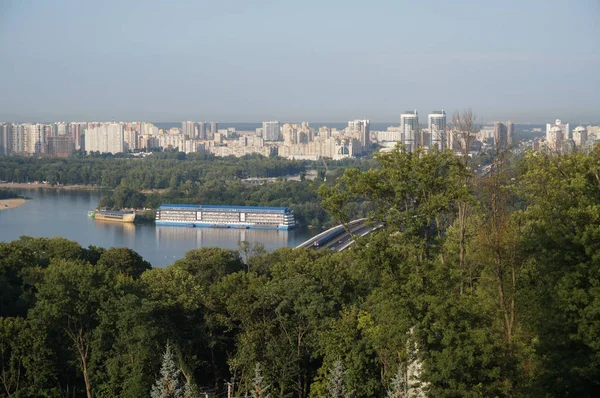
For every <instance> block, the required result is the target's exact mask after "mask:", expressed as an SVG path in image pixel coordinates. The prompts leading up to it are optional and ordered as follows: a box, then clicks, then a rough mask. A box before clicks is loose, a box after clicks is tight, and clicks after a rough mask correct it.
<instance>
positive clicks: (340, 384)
mask: <svg viewBox="0 0 600 398" xmlns="http://www.w3.org/2000/svg"><path fill="white" fill-rule="evenodd" d="M345 376H346V369H345V368H344V364H343V363H342V361H341V360H339V359H338V360H337V361H335V362H334V363H333V366H332V368H331V370H330V371H329V376H328V377H327V381H328V386H327V392H328V393H329V397H330V398H345V397H346V383H345V380H344V379H345Z"/></svg>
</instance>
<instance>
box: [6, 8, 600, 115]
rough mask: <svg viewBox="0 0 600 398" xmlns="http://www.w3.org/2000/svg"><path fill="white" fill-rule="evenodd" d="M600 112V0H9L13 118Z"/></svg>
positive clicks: (8, 57) (8, 104)
mask: <svg viewBox="0 0 600 398" xmlns="http://www.w3.org/2000/svg"><path fill="white" fill-rule="evenodd" d="M467 107H470V108H472V109H473V111H474V112H475V113H476V114H477V115H479V117H480V118H481V119H482V120H492V119H502V120H508V119H511V120H513V121H518V122H546V121H550V120H553V119H555V118H557V117H559V118H562V119H564V120H569V121H571V122H579V121H583V122H587V121H593V122H598V121H600V0H519V1H513V0H503V1H493V2H492V1H485V0H471V1H467V0H438V1H428V0H420V1H415V0H411V1H400V0H389V1H377V0H371V1H365V0H360V1H354V0H340V1H333V0H318V1H312V0H291V1H288V0H272V1H262V0H239V1H233V0H196V1H181V0H177V1H166V0H165V1H152V0H143V1H129V0H118V1H110V0H102V1H93V2H92V1H84V0H73V1H62V0H52V1H49V0H39V1H30V0H14V1H12V0H0V120H14V121H18V120H21V121H23V120H30V121H34V120H38V121H54V120H109V119H117V120H141V119H143V120H151V121H157V122H158V121H180V120H187V119H190V120H218V121H221V122H242V121H261V120H272V119H277V120H280V121H283V120H295V121H299V120H309V121H344V120H348V119H355V118H370V119H371V121H374V122H398V123H399V118H400V116H399V115H400V113H401V112H402V111H404V110H407V109H417V110H418V111H419V112H420V113H421V115H423V119H425V118H426V116H425V115H426V114H427V113H428V112H429V111H431V110H433V109H439V108H444V109H446V110H447V111H448V112H452V111H453V110H455V109H462V108H467Z"/></svg>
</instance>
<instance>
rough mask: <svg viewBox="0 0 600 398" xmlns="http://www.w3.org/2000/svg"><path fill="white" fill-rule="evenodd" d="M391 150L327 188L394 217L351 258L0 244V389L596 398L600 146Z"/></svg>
mask: <svg viewBox="0 0 600 398" xmlns="http://www.w3.org/2000/svg"><path fill="white" fill-rule="evenodd" d="M376 162H377V163H378V167H376V168H371V169H369V170H360V169H358V168H348V169H346V170H345V172H344V173H343V175H341V176H339V178H337V179H336V181H335V182H331V183H329V181H328V184H322V185H321V186H320V187H319V189H318V191H319V195H320V197H321V199H322V205H323V207H324V208H326V209H327V211H328V212H329V213H330V214H331V215H332V216H334V217H335V218H336V219H338V220H342V221H345V220H347V219H350V218H351V217H352V214H353V212H355V211H356V207H357V206H360V205H362V204H364V203H367V204H368V206H369V208H370V209H371V210H370V211H369V216H370V217H371V218H372V219H373V220H376V221H379V222H383V224H384V227H383V228H382V229H380V230H378V232H376V233H373V234H371V235H370V236H367V237H362V238H357V243H356V245H354V246H353V248H352V249H351V250H348V251H345V252H342V253H333V252H326V251H313V250H309V249H289V248H288V249H280V250H277V251H275V252H272V253H266V252H265V251H264V250H263V249H262V248H261V247H249V246H248V245H245V244H244V245H241V247H240V250H239V251H231V250H223V249H217V248H202V249H197V250H192V251H190V252H188V253H187V254H186V256H185V257H184V258H182V259H180V260H178V261H177V262H175V263H174V264H173V265H171V266H169V267H167V268H164V269H153V268H151V266H150V264H148V263H147V262H145V261H144V260H143V259H142V258H140V256H139V255H137V254H136V253H135V252H133V251H131V250H129V249H116V248H112V249H108V250H105V249H102V248H97V247H93V246H91V247H88V248H82V247H80V246H79V245H78V244H77V243H75V242H70V241H67V240H64V239H61V238H54V239H36V238H26V237H24V238H21V239H20V240H18V241H15V242H12V243H1V244H0V295H1V296H0V361H1V363H0V366H1V369H0V375H1V377H0V383H1V386H0V391H1V392H0V396H11V397H30V396H46V397H82V396H88V397H91V396H96V397H116V396H124V397H142V396H150V393H151V391H152V392H153V393H152V395H153V396H161V395H160V391H165V390H166V389H167V387H166V386H167V384H168V383H175V382H177V383H178V385H179V386H182V385H184V384H185V386H186V388H183V387H181V388H178V389H177V391H180V392H181V393H180V394H179V395H175V394H173V395H169V396H187V397H195V396H203V395H201V394H200V392H201V391H207V392H209V394H211V395H212V394H215V395H219V396H224V394H225V393H226V390H227V386H226V385H225V381H226V380H227V381H232V382H233V390H234V391H233V393H234V396H247V395H251V396H254V397H257V396H259V397H266V396H267V394H269V395H270V396H272V397H275V396H277V397H288V396H293V397H300V398H304V397H324V396H335V397H350V396H352V397H383V396H388V397H405V396H409V395H407V394H410V396H424V395H426V396H428V397H596V396H599V395H600V289H599V286H600V226H599V225H600V223H599V221H600V152H599V151H595V152H593V153H591V154H590V155H584V154H571V155H566V156H549V155H546V154H543V153H530V154H526V155H525V156H524V157H523V158H522V159H510V158H509V156H508V155H505V156H500V157H498V158H497V159H496V160H495V161H494V166H493V167H492V169H491V171H490V173H489V174H487V175H486V176H483V177H475V176H473V174H471V173H470V172H469V171H468V169H467V167H466V166H465V164H464V162H463V160H462V159H460V158H458V157H456V156H455V155H453V154H451V153H430V154H423V153H413V154H410V153H404V152H402V151H400V150H398V151H395V152H391V153H389V154H384V155H378V156H376ZM117 185H118V184H117ZM419 394H421V395H419ZM423 394H424V395H423ZM163 396H165V395H163Z"/></svg>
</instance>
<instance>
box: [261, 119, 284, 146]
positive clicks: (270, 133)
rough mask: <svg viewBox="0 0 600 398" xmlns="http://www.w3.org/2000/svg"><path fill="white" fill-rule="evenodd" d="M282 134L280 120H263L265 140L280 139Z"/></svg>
mask: <svg viewBox="0 0 600 398" xmlns="http://www.w3.org/2000/svg"><path fill="white" fill-rule="evenodd" d="M280 135H281V133H280V127H279V122H278V121H276V120H275V121H271V122H263V138H264V140H265V141H279V140H280V138H279V137H280Z"/></svg>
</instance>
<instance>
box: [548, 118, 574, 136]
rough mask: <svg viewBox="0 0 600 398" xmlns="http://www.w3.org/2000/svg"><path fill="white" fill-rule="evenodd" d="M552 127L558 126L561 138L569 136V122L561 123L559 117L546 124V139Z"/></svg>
mask: <svg viewBox="0 0 600 398" xmlns="http://www.w3.org/2000/svg"><path fill="white" fill-rule="evenodd" d="M553 127H558V128H559V129H560V130H561V131H562V136H563V140H567V139H569V138H571V135H570V133H571V131H570V130H569V123H567V124H563V123H562V122H561V121H560V119H556V120H555V121H554V124H551V123H547V124H546V140H548V133H549V132H550V130H551V129H552V128H553Z"/></svg>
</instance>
